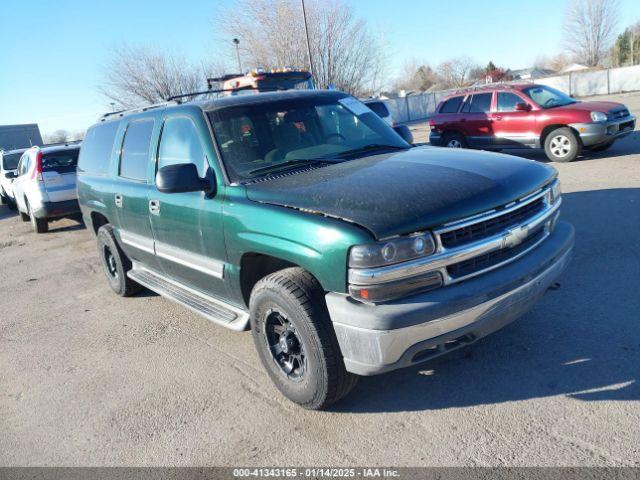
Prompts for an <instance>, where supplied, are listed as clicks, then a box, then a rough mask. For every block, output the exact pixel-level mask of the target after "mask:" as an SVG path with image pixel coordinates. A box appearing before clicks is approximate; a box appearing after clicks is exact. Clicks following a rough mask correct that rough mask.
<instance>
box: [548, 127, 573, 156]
mask: <svg viewBox="0 0 640 480" xmlns="http://www.w3.org/2000/svg"><path fill="white" fill-rule="evenodd" d="M544 152H545V153H546V155H547V158H548V159H549V160H551V161H552V162H560V163H566V162H572V161H573V160H575V159H576V158H577V157H578V155H580V153H582V142H581V141H580V139H579V138H578V136H577V135H576V134H575V133H574V131H573V130H571V129H570V128H568V127H561V128H556V129H555V130H553V131H552V132H551V133H549V134H548V135H547V136H546V138H545V139H544Z"/></svg>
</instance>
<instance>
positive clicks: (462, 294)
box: [326, 222, 574, 375]
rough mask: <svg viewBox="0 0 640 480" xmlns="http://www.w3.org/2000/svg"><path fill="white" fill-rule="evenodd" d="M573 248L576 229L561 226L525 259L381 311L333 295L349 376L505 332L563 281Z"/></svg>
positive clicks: (331, 305)
mask: <svg viewBox="0 0 640 480" xmlns="http://www.w3.org/2000/svg"><path fill="white" fill-rule="evenodd" d="M573 242H574V231H573V227H572V226H571V225H569V224H567V223H564V222H559V223H558V225H557V226H556V229H555V230H554V232H553V233H552V234H551V235H550V236H549V237H548V238H547V239H546V240H545V241H544V242H543V243H542V244H540V245H539V246H538V247H536V248H535V249H534V250H533V251H531V252H529V253H528V254H527V255H525V256H524V257H522V258H521V259H519V260H517V261H514V262H513V263H511V264H509V265H507V266H505V267H502V268H499V269H497V270H494V271H492V272H489V273H487V274H484V275H481V276H479V277H476V278H474V279H471V280H468V281H465V282H462V283H460V284H457V285H452V286H449V287H446V288H441V289H439V290H434V291H431V292H426V293H424V294H420V295H415V296H412V297H408V298H404V299H401V300H397V301H394V302H389V303H386V304H379V305H371V304H363V303H359V302H356V301H355V300H353V299H352V298H350V297H348V296H346V295H343V294H337V293H329V294H327V295H326V302H327V307H328V309H329V314H330V316H331V320H332V322H333V326H334V329H335V332H336V336H337V338H338V343H339V345H340V349H341V351H342V355H343V358H344V363H345V367H346V369H347V370H348V371H350V372H352V373H356V374H358V375H375V374H379V373H384V372H388V371H391V370H396V369H398V368H403V367H408V366H410V365H415V364H418V363H421V362H424V361H426V360H429V359H431V358H434V357H436V356H438V355H442V354H443V353H446V352H449V351H451V350H454V349H456V348H459V347H462V346H464V345H468V344H470V343H473V342H475V341H476V340H478V339H480V338H482V337H484V336H486V335H488V334H490V333H492V332H494V331H496V330H498V329H500V328H502V327H504V326H505V325H507V324H508V323H510V322H512V321H514V320H516V319H517V318H518V317H520V316H522V315H523V314H525V313H526V312H527V311H529V310H530V309H531V308H532V307H533V306H534V305H535V304H536V302H537V301H538V300H539V299H540V298H541V297H542V295H543V294H544V292H545V291H546V290H547V288H548V287H549V286H550V285H551V284H552V283H553V282H554V281H555V280H556V278H558V276H559V275H560V273H561V272H562V270H563V269H564V268H565V266H566V265H567V263H568V262H569V260H570V259H571V255H572V251H573Z"/></svg>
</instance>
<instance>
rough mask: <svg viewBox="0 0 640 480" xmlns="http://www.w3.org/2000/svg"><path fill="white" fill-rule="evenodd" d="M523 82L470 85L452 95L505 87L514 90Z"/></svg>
mask: <svg viewBox="0 0 640 480" xmlns="http://www.w3.org/2000/svg"><path fill="white" fill-rule="evenodd" d="M523 83H525V82H518V81H509V82H492V83H484V84H482V85H470V86H468V87H463V88H459V89H457V90H455V91H454V92H453V94H456V93H465V92H474V91H476V90H484V89H486V88H495V87H505V88H515V86H516V85H522V84H523Z"/></svg>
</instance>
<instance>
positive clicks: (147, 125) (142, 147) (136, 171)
mask: <svg viewBox="0 0 640 480" xmlns="http://www.w3.org/2000/svg"><path fill="white" fill-rule="evenodd" d="M152 132H153V120H138V121H135V122H131V123H130V124H129V126H128V127H127V131H126V133H125V135H124V142H123V143H122V152H121V154H120V172H119V175H120V176H121V177H125V178H130V179H132V180H140V181H146V180H147V166H148V165H149V144H150V143H151V133H152Z"/></svg>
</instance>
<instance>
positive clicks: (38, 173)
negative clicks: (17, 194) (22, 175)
mask: <svg viewBox="0 0 640 480" xmlns="http://www.w3.org/2000/svg"><path fill="white" fill-rule="evenodd" d="M31 179H32V180H37V181H38V182H41V181H42V152H38V153H37V155H36V168H34V169H33V174H32V175H31Z"/></svg>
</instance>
